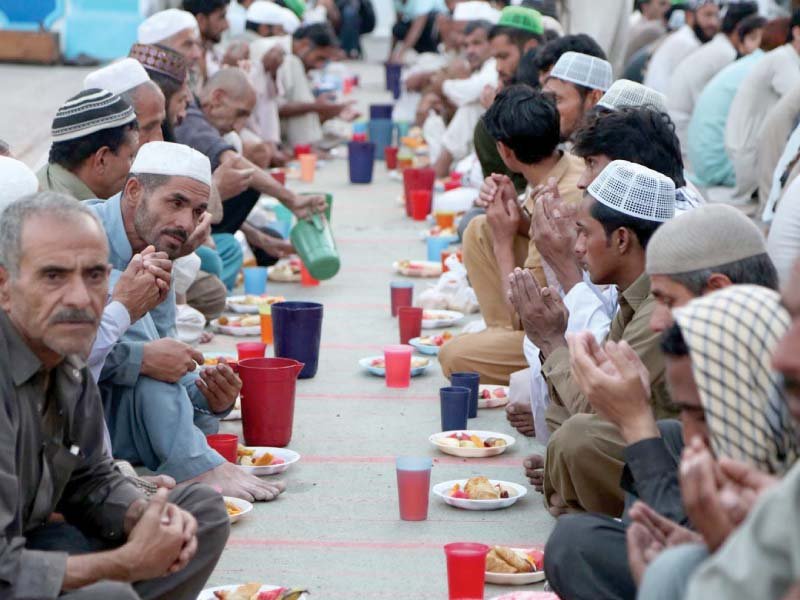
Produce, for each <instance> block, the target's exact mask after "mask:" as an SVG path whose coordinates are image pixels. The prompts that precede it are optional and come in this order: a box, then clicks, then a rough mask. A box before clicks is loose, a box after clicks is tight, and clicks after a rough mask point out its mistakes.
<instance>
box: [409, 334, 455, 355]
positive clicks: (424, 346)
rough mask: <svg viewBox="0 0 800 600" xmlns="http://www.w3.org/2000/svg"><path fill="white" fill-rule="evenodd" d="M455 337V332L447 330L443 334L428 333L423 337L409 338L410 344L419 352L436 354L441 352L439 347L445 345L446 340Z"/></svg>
mask: <svg viewBox="0 0 800 600" xmlns="http://www.w3.org/2000/svg"><path fill="white" fill-rule="evenodd" d="M451 339H453V334H452V333H450V332H449V331H445V332H444V333H442V334H441V335H426V336H422V337H415V338H411V339H410V340H408V343H409V345H410V346H413V347H414V348H415V349H416V350H417V352H421V353H422V354H429V355H431V356H436V355H437V354H439V348H441V347H442V346H444V344H445V342H448V341H449V340H451Z"/></svg>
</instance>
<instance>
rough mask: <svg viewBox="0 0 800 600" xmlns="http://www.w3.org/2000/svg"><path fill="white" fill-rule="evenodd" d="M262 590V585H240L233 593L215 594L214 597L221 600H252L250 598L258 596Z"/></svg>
mask: <svg viewBox="0 0 800 600" xmlns="http://www.w3.org/2000/svg"><path fill="white" fill-rule="evenodd" d="M260 589H261V584H260V583H247V584H245V585H240V586H239V587H238V588H236V589H235V590H234V591H232V592H214V595H216V597H217V598H220V600H250V598H253V597H255V596H256V594H258V590H260Z"/></svg>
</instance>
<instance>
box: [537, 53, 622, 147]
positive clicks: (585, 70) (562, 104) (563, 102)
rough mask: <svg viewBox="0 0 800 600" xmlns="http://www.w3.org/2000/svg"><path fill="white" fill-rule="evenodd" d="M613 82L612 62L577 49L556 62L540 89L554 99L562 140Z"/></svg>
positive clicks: (573, 129)
mask: <svg viewBox="0 0 800 600" xmlns="http://www.w3.org/2000/svg"><path fill="white" fill-rule="evenodd" d="M612 81H614V77H613V74H612V69H611V63H609V62H608V61H606V60H603V59H602V58H597V57H596V56H589V55H588V54H581V53H580V52H565V53H564V54H562V55H561V57H560V58H559V59H558V62H556V64H555V66H554V67H553V69H552V70H551V71H550V74H549V75H548V76H547V79H546V80H545V82H544V86H543V89H544V91H545V92H550V93H551V94H553V96H554V97H555V99H556V106H557V107H558V112H559V114H560V115H561V140H562V141H567V140H569V139H570V137H571V136H572V134H573V132H574V131H575V129H576V128H577V127H578V125H579V124H580V122H581V120H583V115H584V114H586V111H588V110H590V109H591V108H593V107H594V106H595V105H596V104H597V102H598V101H599V100H600V98H601V97H602V96H603V94H605V92H606V90H608V88H610V87H611V82H612Z"/></svg>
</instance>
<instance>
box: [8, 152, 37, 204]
mask: <svg viewBox="0 0 800 600" xmlns="http://www.w3.org/2000/svg"><path fill="white" fill-rule="evenodd" d="M38 189H39V181H38V180H37V179H36V174H35V173H34V172H33V171H31V170H30V168H28V165H26V164H25V163H23V162H22V161H19V160H17V159H16V158H11V157H10V156H0V218H2V213H3V209H4V208H5V207H6V206H8V205H9V204H11V203H12V202H14V201H15V200H17V199H19V198H22V197H23V196H27V195H28V194H33V193H35V192H36V191H38Z"/></svg>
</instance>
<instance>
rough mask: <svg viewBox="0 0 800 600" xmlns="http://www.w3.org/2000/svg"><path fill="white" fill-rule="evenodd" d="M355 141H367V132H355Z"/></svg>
mask: <svg viewBox="0 0 800 600" xmlns="http://www.w3.org/2000/svg"><path fill="white" fill-rule="evenodd" d="M353 141H354V142H366V141H367V134H366V133H354V134H353Z"/></svg>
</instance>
